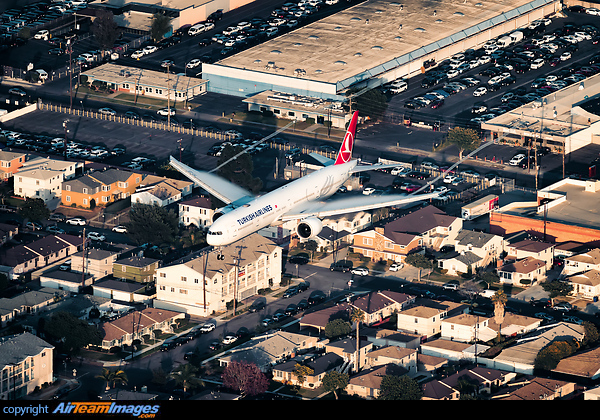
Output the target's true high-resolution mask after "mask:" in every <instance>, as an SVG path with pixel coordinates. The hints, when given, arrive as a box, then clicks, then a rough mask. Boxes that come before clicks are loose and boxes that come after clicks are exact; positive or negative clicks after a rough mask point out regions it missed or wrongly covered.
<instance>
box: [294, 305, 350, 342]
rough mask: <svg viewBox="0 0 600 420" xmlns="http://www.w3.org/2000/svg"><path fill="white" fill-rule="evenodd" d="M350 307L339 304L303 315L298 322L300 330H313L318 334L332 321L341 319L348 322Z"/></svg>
mask: <svg viewBox="0 0 600 420" xmlns="http://www.w3.org/2000/svg"><path fill="white" fill-rule="evenodd" d="M349 314H350V306H349V304H348V303H345V302H344V303H341V304H339V305H335V306H329V307H327V308H323V309H316V310H314V311H310V312H307V313H304V315H303V316H302V317H301V318H300V319H299V320H298V325H299V326H300V328H315V329H316V330H317V331H318V333H319V334H320V333H321V332H322V331H323V330H324V329H325V327H326V326H327V324H328V323H329V322H330V321H332V320H334V319H343V320H345V321H349V319H350V315H349Z"/></svg>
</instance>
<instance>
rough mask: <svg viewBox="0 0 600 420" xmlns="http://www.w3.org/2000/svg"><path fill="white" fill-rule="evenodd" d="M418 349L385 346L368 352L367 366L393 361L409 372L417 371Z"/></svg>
mask: <svg viewBox="0 0 600 420" xmlns="http://www.w3.org/2000/svg"><path fill="white" fill-rule="evenodd" d="M417 354H418V352H417V350H416V349H407V348H402V347H397V346H384V347H380V348H378V349H375V350H372V351H370V352H369V353H367V367H375V366H382V365H387V364H389V363H393V364H395V365H398V366H402V367H403V368H404V369H406V370H407V371H408V372H409V374H411V373H412V374H415V373H417Z"/></svg>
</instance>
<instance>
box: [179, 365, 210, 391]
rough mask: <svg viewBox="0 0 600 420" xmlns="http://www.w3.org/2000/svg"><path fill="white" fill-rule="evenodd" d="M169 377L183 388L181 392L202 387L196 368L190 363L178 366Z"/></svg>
mask: <svg viewBox="0 0 600 420" xmlns="http://www.w3.org/2000/svg"><path fill="white" fill-rule="evenodd" d="M171 377H172V378H173V379H175V382H176V383H177V385H180V386H181V387H182V388H183V392H187V390H188V389H192V388H196V387H199V386H204V382H203V381H202V379H200V378H199V377H198V368H197V367H195V366H194V365H192V364H190V363H186V364H185V365H180V366H179V367H178V368H177V369H176V370H175V371H174V372H173V373H171Z"/></svg>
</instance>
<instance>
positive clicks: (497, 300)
mask: <svg viewBox="0 0 600 420" xmlns="http://www.w3.org/2000/svg"><path fill="white" fill-rule="evenodd" d="M507 301H508V297H507V296H506V294H505V293H504V291H502V290H498V291H497V292H496V293H494V296H492V302H494V321H496V324H498V337H500V330H501V329H502V323H503V322H504V308H505V306H506V302H507Z"/></svg>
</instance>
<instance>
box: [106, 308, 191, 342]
mask: <svg viewBox="0 0 600 420" xmlns="http://www.w3.org/2000/svg"><path fill="white" fill-rule="evenodd" d="M184 318H185V314H182V313H180V312H173V311H167V310H164V309H156V308H146V309H143V310H141V311H134V312H130V313H128V314H127V315H124V316H122V317H121V318H118V319H116V320H114V321H110V322H103V323H102V324H100V326H99V329H100V331H101V333H102V344H101V347H102V348H103V349H105V350H110V349H111V348H112V347H123V346H126V345H127V346H129V345H131V344H132V343H133V341H134V340H140V341H141V342H142V343H144V342H145V340H146V338H145V337H146V336H147V337H149V338H153V337H154V334H155V331H160V332H162V333H172V332H173V331H174V328H176V327H177V325H178V323H179V320H180V319H184Z"/></svg>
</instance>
